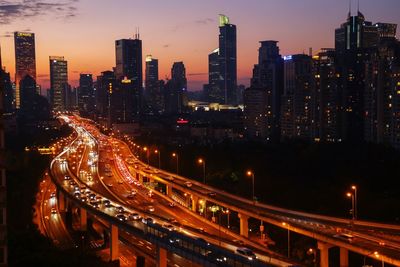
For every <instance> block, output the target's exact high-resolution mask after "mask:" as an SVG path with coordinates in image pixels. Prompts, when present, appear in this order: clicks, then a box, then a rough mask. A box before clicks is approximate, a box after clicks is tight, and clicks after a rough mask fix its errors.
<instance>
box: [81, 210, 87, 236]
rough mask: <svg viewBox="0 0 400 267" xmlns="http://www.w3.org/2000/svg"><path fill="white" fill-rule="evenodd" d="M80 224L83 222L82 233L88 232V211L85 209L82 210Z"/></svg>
mask: <svg viewBox="0 0 400 267" xmlns="http://www.w3.org/2000/svg"><path fill="white" fill-rule="evenodd" d="M80 219H81V220H80V222H81V231H86V230H87V211H86V210H85V209H84V208H80Z"/></svg>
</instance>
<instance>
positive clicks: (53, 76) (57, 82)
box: [49, 56, 68, 111]
mask: <svg viewBox="0 0 400 267" xmlns="http://www.w3.org/2000/svg"><path fill="white" fill-rule="evenodd" d="M49 61H50V90H51V105H52V108H53V110H54V111H65V110H66V104H65V102H66V98H65V88H66V86H67V85H68V64H67V61H66V60H65V59H64V57H59V56H50V57H49Z"/></svg>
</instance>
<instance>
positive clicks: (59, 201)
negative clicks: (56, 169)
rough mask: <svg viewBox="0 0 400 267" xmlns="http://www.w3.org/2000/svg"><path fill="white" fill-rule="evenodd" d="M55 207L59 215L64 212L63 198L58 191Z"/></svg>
mask: <svg viewBox="0 0 400 267" xmlns="http://www.w3.org/2000/svg"><path fill="white" fill-rule="evenodd" d="M57 205H58V210H59V212H60V213H62V212H64V211H65V196H64V194H63V193H62V192H61V191H60V190H57Z"/></svg>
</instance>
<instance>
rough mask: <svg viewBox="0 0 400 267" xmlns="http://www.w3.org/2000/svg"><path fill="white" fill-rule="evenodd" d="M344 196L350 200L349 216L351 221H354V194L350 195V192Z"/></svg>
mask: <svg viewBox="0 0 400 267" xmlns="http://www.w3.org/2000/svg"><path fill="white" fill-rule="evenodd" d="M346 196H347V197H348V198H350V199H351V210H350V214H351V218H352V220H353V221H354V219H355V214H354V213H355V212H354V202H355V201H354V194H352V193H350V192H348V193H347V194H346Z"/></svg>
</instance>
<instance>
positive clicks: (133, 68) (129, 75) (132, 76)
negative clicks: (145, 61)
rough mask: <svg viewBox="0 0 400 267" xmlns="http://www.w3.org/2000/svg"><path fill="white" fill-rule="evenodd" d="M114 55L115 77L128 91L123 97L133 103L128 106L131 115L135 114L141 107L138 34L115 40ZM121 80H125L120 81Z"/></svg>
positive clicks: (140, 65)
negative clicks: (131, 37)
mask: <svg viewBox="0 0 400 267" xmlns="http://www.w3.org/2000/svg"><path fill="white" fill-rule="evenodd" d="M115 55H116V67H115V77H116V78H117V80H118V81H119V82H121V85H122V87H124V88H126V90H127V92H128V94H127V95H126V96H125V97H127V98H128V99H126V100H127V101H129V102H130V103H131V104H130V105H133V107H129V108H131V111H132V112H133V114H132V116H137V115H139V113H140V111H141V109H142V93H143V92H142V91H143V90H142V89H143V88H142V87H143V69H142V40H140V39H139V34H136V35H135V39H121V40H117V41H115ZM122 80H125V82H123V83H122ZM128 80H129V82H127V81H128ZM129 112H130V111H129ZM129 117H130V116H129Z"/></svg>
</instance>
